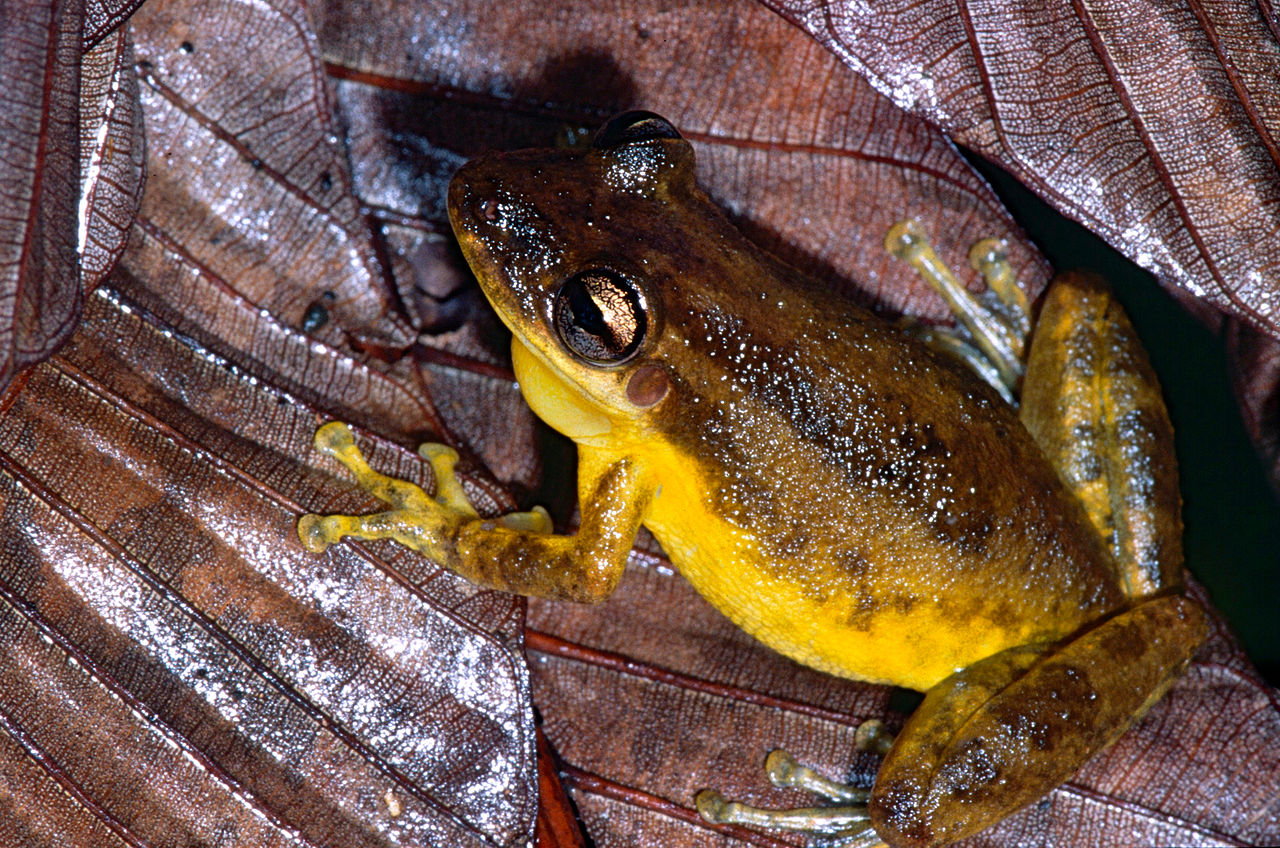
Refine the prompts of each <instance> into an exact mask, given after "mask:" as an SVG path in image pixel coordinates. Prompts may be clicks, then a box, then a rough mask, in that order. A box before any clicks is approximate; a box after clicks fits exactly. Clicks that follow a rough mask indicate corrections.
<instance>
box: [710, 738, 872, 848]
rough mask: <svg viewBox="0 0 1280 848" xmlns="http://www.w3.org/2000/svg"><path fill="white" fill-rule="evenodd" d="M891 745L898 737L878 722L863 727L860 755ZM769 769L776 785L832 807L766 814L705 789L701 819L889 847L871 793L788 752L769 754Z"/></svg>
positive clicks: (865, 847)
mask: <svg viewBox="0 0 1280 848" xmlns="http://www.w3.org/2000/svg"><path fill="white" fill-rule="evenodd" d="M892 744H893V735H892V734H891V733H889V732H888V731H886V730H885V729H884V726H883V725H882V724H881V723H880V722H879V721H875V720H872V721H866V722H863V723H862V724H861V725H860V726H859V727H858V731H857V739H856V743H855V745H856V748H857V750H859V751H870V752H873V753H877V754H880V755H884V754H885V753H887V752H888V750H889V748H890V746H891V745H892ZM764 767H765V773H766V774H767V775H768V776H769V781H770V782H771V783H772V784H773V785H774V786H777V787H779V788H783V789H786V788H793V789H801V790H804V791H806V792H810V793H812V794H814V795H817V796H819V797H820V798H823V799H825V800H826V801H828V802H830V806H819V807H794V808H791V809H765V808H762V807H753V806H751V805H749V804H743V803H741V802H738V801H728V800H726V799H725V798H724V796H722V795H721V794H720V793H719V792H716V791H714V790H711V789H704V790H703V791H701V792H699V793H698V796H697V798H695V799H694V801H695V803H696V804H697V807H698V812H699V814H701V815H702V817H703V818H704V819H706V820H707V821H709V822H712V823H714V824H741V825H752V826H755V827H761V828H765V829H772V830H789V831H793V832H799V833H806V834H809V835H812V836H822V837H826V838H829V839H833V840H835V841H836V842H837V844H839V845H841V846H846V848H874V846H878V845H883V844H884V843H883V842H882V841H881V840H880V838H879V837H878V836H876V832H875V829H874V828H873V826H872V824H871V815H870V813H869V812H868V811H867V801H868V800H869V799H870V797H871V790H870V789H866V788H863V787H859V786H850V785H848V784H845V783H839V782H837V781H834V780H831V779H829V778H827V777H824V776H822V775H820V774H818V773H817V772H815V771H813V770H812V769H810V768H808V767H806V766H803V765H801V764H800V763H799V762H797V761H796V759H795V757H793V756H791V755H790V754H789V753H787V752H786V751H783V750H776V751H772V752H770V753H769V756H768V758H767V759H765V763H764Z"/></svg>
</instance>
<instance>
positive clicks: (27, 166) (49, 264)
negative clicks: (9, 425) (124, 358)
mask: <svg viewBox="0 0 1280 848" xmlns="http://www.w3.org/2000/svg"><path fill="white" fill-rule="evenodd" d="M83 24H84V17H83V9H82V6H81V4H80V3H78V2H74V0H73V2H68V3H57V4H54V3H43V2H39V0H35V1H34V2H14V3H7V4H5V7H4V16H3V19H2V22H0V68H2V69H3V70H2V71H0V74H2V75H3V84H0V114H3V115H4V116H5V123H4V126H3V129H2V130H0V185H3V186H4V190H3V192H0V204H2V206H0V221H3V222H4V224H3V226H2V227H0V388H3V387H5V386H7V385H8V384H9V381H10V380H12V379H13V377H14V375H15V374H16V373H17V372H18V370H19V369H21V368H23V367H24V366H26V365H29V364H30V363H32V362H39V361H40V360H42V359H44V358H45V357H47V356H48V355H49V354H50V353H51V352H52V351H53V350H55V349H56V348H57V347H58V345H59V344H61V343H62V342H63V341H65V340H66V338H67V336H69V335H70V334H71V332H72V331H73V330H74V329H75V325H76V320H77V319H78V318H79V315H80V273H79V267H78V264H77V252H76V233H77V204H78V202H79V199H80V191H79V175H80V167H79V163H78V160H77V151H78V150H79V141H80V140H79V123H78V119H79V100H78V98H79V93H80V49H81V32H82V29H83Z"/></svg>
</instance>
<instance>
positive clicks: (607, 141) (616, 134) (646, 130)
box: [591, 111, 680, 150]
mask: <svg viewBox="0 0 1280 848" xmlns="http://www.w3.org/2000/svg"><path fill="white" fill-rule="evenodd" d="M659 138H680V133H679V132H678V131H677V130H676V128H675V127H673V126H672V125H671V122H670V121H668V120H667V119H666V118H664V117H662V116H661V115H655V114H653V113H652V112H644V111H635V112H623V113H622V114H621V115H618V116H617V117H615V118H612V119H610V120H609V122H608V123H606V124H605V125H604V126H602V127H601V128H600V129H599V130H597V131H596V134H595V137H594V138H592V139H591V146H592V147H594V148H595V149H596V150H611V149H613V148H615V147H621V146H623V145H624V144H635V143H636V142H638V141H653V140H655V139H659Z"/></svg>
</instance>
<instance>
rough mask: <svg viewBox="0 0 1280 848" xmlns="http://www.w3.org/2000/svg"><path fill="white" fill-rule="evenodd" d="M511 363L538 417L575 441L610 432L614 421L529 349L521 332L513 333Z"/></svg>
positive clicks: (582, 440)
mask: <svg viewBox="0 0 1280 848" xmlns="http://www.w3.org/2000/svg"><path fill="white" fill-rule="evenodd" d="M511 365H512V367H513V368H514V369H515V372H516V382H518V383H519V384H520V391H521V392H523V393H524V399H525V401H526V402H528V404H529V406H530V407H532V408H533V411H534V412H535V413H537V415H538V417H539V418H541V419H542V420H543V421H545V422H547V423H548V424H550V425H551V426H552V427H554V428H555V429H557V430H559V431H560V432H561V433H564V434H565V435H566V436H568V437H569V438H571V439H573V440H574V441H576V442H584V441H585V442H590V441H591V440H593V439H599V438H601V437H604V436H608V435H609V432H610V431H611V430H612V429H613V425H612V423H610V421H609V419H608V418H606V417H605V416H604V415H603V414H601V412H600V411H599V410H598V409H596V408H595V407H593V406H591V405H589V404H588V403H586V402H585V401H584V400H583V394H582V390H581V389H579V388H577V387H576V386H573V385H571V384H570V383H569V382H568V381H566V380H565V379H564V378H563V377H561V376H560V375H559V374H557V373H556V372H555V371H554V370H553V369H552V368H551V367H550V366H548V365H547V364H546V363H545V362H543V361H542V359H541V358H540V357H539V356H538V354H537V353H535V352H534V351H532V350H530V349H529V346H528V345H526V344H525V343H524V342H522V341H521V340H520V338H519V336H512V337H511Z"/></svg>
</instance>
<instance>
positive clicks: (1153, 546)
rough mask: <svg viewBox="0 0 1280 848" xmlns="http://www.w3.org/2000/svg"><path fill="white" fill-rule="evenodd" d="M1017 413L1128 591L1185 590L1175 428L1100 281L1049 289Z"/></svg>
mask: <svg viewBox="0 0 1280 848" xmlns="http://www.w3.org/2000/svg"><path fill="white" fill-rule="evenodd" d="M1019 416H1020V417H1021V419H1022V423H1023V424H1024V425H1026V428H1027V430H1029V431H1030V432H1031V435H1032V436H1033V437H1034V438H1035V440H1036V443H1037V444H1039V446H1040V450H1041V451H1042V452H1043V453H1044V455H1045V456H1046V457H1048V458H1049V461H1050V462H1052V463H1053V466H1054V468H1056V469H1057V471H1058V476H1059V477H1061V478H1062V481H1063V482H1064V483H1065V484H1066V486H1067V488H1068V489H1070V490H1071V491H1072V493H1073V494H1075V496H1076V498H1077V499H1078V500H1079V501H1080V503H1081V504H1082V505H1083V506H1084V509H1085V512H1086V514H1087V515H1088V516H1089V520H1090V522H1091V523H1092V524H1093V527H1094V529H1095V531H1096V532H1097V534H1098V537H1099V538H1100V539H1102V541H1103V543H1104V544H1105V545H1106V547H1107V548H1108V549H1109V550H1110V551H1111V555H1112V559H1113V561H1114V563H1115V567H1116V569H1117V576H1118V577H1119V579H1120V581H1121V583H1122V585H1123V586H1124V589H1125V592H1126V594H1127V595H1129V597H1134V598H1136V597H1145V596H1148V595H1151V594H1154V593H1156V592H1158V591H1160V590H1162V589H1168V588H1171V587H1177V586H1180V585H1181V583H1182V520H1181V516H1180V510H1181V498H1180V496H1179V491H1178V465H1177V459H1176V457H1175V454H1174V448H1173V425H1172V424H1170V423H1169V414H1168V412H1167V411H1166V410H1165V406H1164V401H1163V400H1162V399H1161V397H1160V385H1159V383H1158V382H1157V380H1156V375H1155V371H1154V370H1153V369H1152V368H1151V363H1150V362H1149V361H1148V360H1147V355H1146V353H1145V352H1144V351H1143V349H1142V344H1141V343H1140V342H1139V341H1138V338H1137V334H1136V333H1135V332H1134V329H1133V326H1132V325H1131V324H1130V323H1129V319H1128V318H1127V317H1126V316H1125V314H1124V310H1123V309H1121V308H1120V305H1119V304H1118V303H1116V300H1115V298H1114V297H1113V296H1112V295H1111V291H1110V288H1109V287H1108V286H1107V285H1106V283H1105V281H1103V280H1102V278H1100V277H1098V276H1096V275H1093V274H1081V273H1068V274H1061V275H1059V276H1058V277H1057V278H1056V279H1055V280H1054V282H1053V285H1052V286H1051V287H1050V288H1049V291H1048V293H1047V294H1046V295H1045V299H1044V305H1043V306H1042V307H1041V309H1040V317H1039V319H1038V320H1037V321H1036V335H1035V339H1034V340H1033V341H1032V344H1031V352H1030V355H1029V358H1028V362H1027V376H1026V380H1025V384H1024V387H1023V393H1022V407H1021V409H1020V410H1019Z"/></svg>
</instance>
